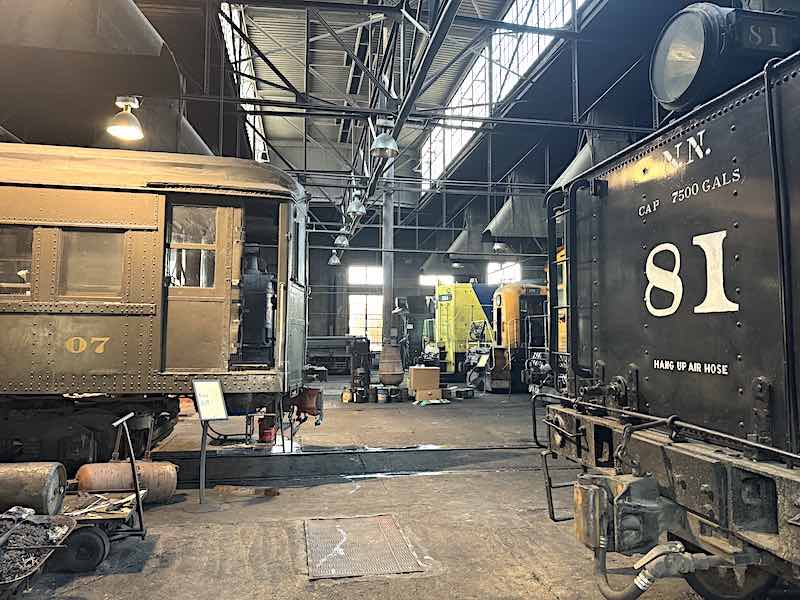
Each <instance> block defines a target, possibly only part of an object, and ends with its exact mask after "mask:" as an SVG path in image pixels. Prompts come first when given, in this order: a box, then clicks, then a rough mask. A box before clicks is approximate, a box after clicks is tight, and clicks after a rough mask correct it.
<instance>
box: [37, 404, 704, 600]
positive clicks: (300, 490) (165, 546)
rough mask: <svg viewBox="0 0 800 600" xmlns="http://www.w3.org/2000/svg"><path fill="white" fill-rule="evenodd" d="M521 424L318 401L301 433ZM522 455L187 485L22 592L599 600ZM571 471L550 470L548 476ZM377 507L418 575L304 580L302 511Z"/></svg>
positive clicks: (138, 597) (500, 412)
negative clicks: (412, 557) (321, 418)
mask: <svg viewBox="0 0 800 600" xmlns="http://www.w3.org/2000/svg"><path fill="white" fill-rule="evenodd" d="M529 419H530V416H529V405H528V404H527V400H526V399H525V398H524V397H516V398H511V399H510V400H509V399H508V398H504V397H496V396H495V397H493V396H487V397H483V398H478V399H476V400H475V401H466V402H463V403H453V404H451V405H446V406H431V407H425V408H420V407H413V406H410V405H387V406H377V405H350V406H341V405H340V406H338V407H335V408H331V410H329V412H328V416H327V417H326V422H325V424H324V427H323V428H320V429H318V430H316V431H314V430H312V431H308V428H307V430H306V432H305V433H304V434H303V440H304V443H305V444H309V445H313V446H320V445H333V446H341V445H367V446H389V445H397V444H402V445H403V446H408V445H411V444H417V443H420V444H457V445H464V444H467V443H470V445H473V446H474V445H478V443H482V444H485V445H488V446H492V445H497V444H498V443H507V444H523V443H528V442H529V441H530V440H529V438H530V435H529V433H528V432H529V427H530V425H529V423H530V421H529ZM191 426H193V425H192V424H190V425H187V426H186V427H187V431H189V429H188V428H189V427H191ZM403 432H405V436H401V435H400V434H401V433H403ZM186 439H187V440H188V439H189V434H188V433H187V434H186ZM484 452H487V453H488V452H491V451H489V450H486V451H484ZM515 452H517V453H519V452H528V451H527V450H523V451H520V450H517V451H515ZM530 454H531V455H530V456H529V457H527V458H526V460H525V461H520V460H519V457H512V458H508V459H507V460H506V461H505V462H504V459H503V458H502V456H503V453H499V456H501V458H500V459H498V460H493V461H491V462H489V463H485V462H478V461H477V460H476V462H475V464H474V465H469V464H467V465H461V466H460V468H459V470H458V471H446V472H435V471H428V472H424V473H418V474H415V475H413V476H378V477H370V478H345V477H326V478H318V479H308V478H305V479H301V480H285V481H273V482H270V483H269V485H272V486H275V487H276V488H277V489H279V492H280V493H279V495H277V496H272V497H265V496H263V495H262V496H256V495H253V493H252V491H253V490H252V488H239V487H226V488H218V489H216V490H214V491H212V492H210V494H209V498H210V501H211V502H213V503H218V504H220V505H221V506H222V508H223V509H222V510H220V511H218V512H210V513H201V514H198V513H196V512H193V509H194V508H195V507H196V506H197V492H196V491H194V490H189V491H188V492H187V493H185V494H182V495H180V496H179V497H178V498H177V501H176V502H174V503H172V504H170V505H166V506H158V507H153V508H150V509H149V510H148V511H147V513H146V520H147V526H148V528H149V535H148V537H147V538H146V539H145V540H144V541H143V542H140V541H135V540H128V541H124V542H119V543H117V544H115V545H114V547H113V548H112V552H111V555H110V557H109V558H108V560H107V561H106V562H105V563H104V564H103V565H102V566H101V567H100V568H99V569H98V570H97V571H96V572H95V573H92V574H88V575H81V576H71V575H55V574H46V575H45V576H44V577H43V578H41V579H40V580H39V582H38V583H37V584H36V586H35V587H34V588H33V589H31V590H29V591H27V592H26V593H25V594H24V595H23V596H22V598H24V599H26V600H30V599H34V598H35V599H40V598H41V599H44V598H60V599H69V600H117V599H118V600H145V599H146V600H162V599H163V600H204V599H214V600H221V599H228V598H237V599H240V598H265V599H266V598H280V599H281V600H292V599H295V598H296V599H300V598H303V599H320V600H322V599H325V600H329V599H330V600H335V599H340V598H341V599H345V598H346V599H348V600H356V599H370V600H372V599H376V598H387V599H392V600H427V599H431V600H443V599H456V598H457V599H459V600H462V599H472V598H475V599H478V598H480V599H482V600H485V599H491V600H506V599H508V600H510V599H512V598H513V599H539V598H542V599H557V600H573V599H574V600H579V599H580V600H595V599H599V598H601V596H600V595H599V593H597V592H596V590H595V588H594V585H593V583H592V581H591V555H590V553H589V551H588V550H586V549H585V548H583V547H582V546H581V545H580V544H579V543H578V542H577V541H576V540H575V539H574V535H573V525H572V523H569V522H566V523H559V524H555V523H552V522H550V521H549V519H548V518H547V512H546V508H545V507H546V504H545V496H544V490H543V488H542V477H541V470H540V462H539V461H540V458H539V456H538V454H537V453H536V452H535V451H534V450H532V449H531V450H530ZM265 460H269V458H265ZM487 464H489V465H490V468H487V467H486V465H487ZM574 474H575V473H574V471H573V470H571V469H563V468H562V469H560V470H558V471H557V472H556V473H555V474H554V477H559V478H562V477H563V478H564V479H569V478H572V477H574ZM558 494H559V495H558V496H557V502H558V504H559V506H563V507H565V508H566V507H568V506H569V492H568V491H561V492H559V493H558ZM386 513H389V514H393V515H395V516H396V518H397V520H398V522H399V524H400V526H401V528H402V529H403V530H404V532H405V534H406V536H407V538H408V540H409V542H410V544H411V546H412V548H413V550H414V552H415V553H416V555H417V557H418V558H419V559H420V561H421V563H422V564H423V565H424V567H425V570H424V572H423V573H419V574H414V575H395V576H387V577H364V578H350V579H340V580H318V581H309V579H308V576H307V573H308V571H307V564H306V550H305V534H304V520H305V519H308V518H311V517H334V516H335V517H343V516H356V515H373V514H386ZM631 562H632V561H627V562H625V561H623V562H612V566H613V567H617V568H619V567H622V566H627V565H629V564H631ZM646 597H647V598H651V599H653V600H688V599H694V600H696V599H697V596H695V595H694V594H693V593H692V592H691V591H690V590H689V588H688V586H687V585H686V584H685V583H684V582H683V581H682V580H668V581H664V582H661V583H659V584H658V585H657V586H656V588H655V589H654V590H653V591H651V592H650V593H649V594H648V595H647V596H646Z"/></svg>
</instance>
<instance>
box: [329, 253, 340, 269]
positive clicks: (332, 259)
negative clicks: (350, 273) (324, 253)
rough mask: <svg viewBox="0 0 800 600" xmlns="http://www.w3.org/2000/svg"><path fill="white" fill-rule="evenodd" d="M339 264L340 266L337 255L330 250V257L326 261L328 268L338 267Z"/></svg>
mask: <svg viewBox="0 0 800 600" xmlns="http://www.w3.org/2000/svg"><path fill="white" fill-rule="evenodd" d="M340 264H342V261H341V260H339V255H338V254H336V250H331V257H330V258H329V259H328V266H331V267H338V266H339V265H340Z"/></svg>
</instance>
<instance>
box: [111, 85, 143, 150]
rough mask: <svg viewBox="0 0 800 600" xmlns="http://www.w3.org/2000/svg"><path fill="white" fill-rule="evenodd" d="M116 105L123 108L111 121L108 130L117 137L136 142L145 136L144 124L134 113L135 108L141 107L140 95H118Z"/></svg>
mask: <svg viewBox="0 0 800 600" xmlns="http://www.w3.org/2000/svg"><path fill="white" fill-rule="evenodd" d="M116 105H117V106H118V107H120V108H121V109H122V110H121V111H119V112H118V113H117V114H116V115H114V117H113V118H112V119H111V121H109V123H108V127H106V131H107V132H108V133H110V134H111V135H113V136H114V137H115V138H117V139H120V140H124V141H126V142H136V141H138V140H141V139H142V138H144V132H143V131H142V124H141V123H139V119H137V118H136V115H134V114H133V110H134V109H136V108H139V105H140V98H139V97H138V96H117V101H116Z"/></svg>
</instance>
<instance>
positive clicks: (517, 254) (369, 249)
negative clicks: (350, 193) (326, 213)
mask: <svg viewBox="0 0 800 600" xmlns="http://www.w3.org/2000/svg"><path fill="white" fill-rule="evenodd" d="M308 247H309V248H311V249H312V250H341V248H338V247H336V246H316V245H312V244H309V246H308ZM347 250H348V251H353V252H402V253H403V254H405V253H408V252H410V253H412V254H446V255H448V256H463V257H465V258H467V257H473V256H480V257H484V258H494V259H495V260H508V259H509V258H547V254H532V253H522V252H504V253H503V254H497V253H493V252H448V251H447V250H427V249H426V250H415V249H413V248H393V249H392V250H385V249H383V248H375V247H354V246H350V247H348V248H347Z"/></svg>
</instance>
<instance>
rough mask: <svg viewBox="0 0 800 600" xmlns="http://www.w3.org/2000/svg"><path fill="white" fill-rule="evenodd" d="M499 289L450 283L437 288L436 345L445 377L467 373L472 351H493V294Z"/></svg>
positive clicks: (492, 286) (490, 286)
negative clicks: (467, 359)
mask: <svg viewBox="0 0 800 600" xmlns="http://www.w3.org/2000/svg"><path fill="white" fill-rule="evenodd" d="M496 289H497V286H494V285H486V284H480V283H449V284H439V285H437V286H436V323H435V325H436V330H435V335H436V345H437V347H438V349H439V366H440V368H441V370H442V374H443V375H456V374H463V373H465V366H464V361H465V358H466V355H467V352H468V351H469V350H473V349H477V348H480V347H487V348H488V347H490V346H491V344H492V343H493V341H494V335H493V333H492V326H491V310H492V294H493V293H494V291H495V290H496Z"/></svg>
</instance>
